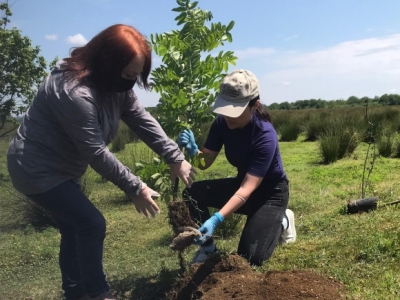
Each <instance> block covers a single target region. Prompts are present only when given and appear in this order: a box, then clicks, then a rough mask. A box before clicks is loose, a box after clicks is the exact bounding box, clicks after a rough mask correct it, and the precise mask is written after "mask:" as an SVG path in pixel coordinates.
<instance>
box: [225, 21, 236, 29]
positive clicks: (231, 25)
mask: <svg viewBox="0 0 400 300" xmlns="http://www.w3.org/2000/svg"><path fill="white" fill-rule="evenodd" d="M234 25H235V21H231V22H230V23H229V24H228V27H226V31H230V30H231V29H232V28H233V26H234Z"/></svg>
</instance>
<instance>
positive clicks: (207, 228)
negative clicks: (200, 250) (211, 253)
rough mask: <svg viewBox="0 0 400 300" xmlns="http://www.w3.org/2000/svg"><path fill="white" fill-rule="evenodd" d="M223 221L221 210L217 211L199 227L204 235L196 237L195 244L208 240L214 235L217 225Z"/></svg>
mask: <svg viewBox="0 0 400 300" xmlns="http://www.w3.org/2000/svg"><path fill="white" fill-rule="evenodd" d="M223 221H224V217H223V216H222V215H221V214H220V213H219V212H216V213H215V214H214V215H213V216H212V217H211V218H209V219H208V220H207V221H205V222H204V224H203V225H202V226H201V227H200V228H199V231H200V232H201V233H202V234H203V235H202V236H201V237H196V238H195V239H194V241H193V244H195V245H202V244H204V243H205V242H206V241H208V240H209V239H210V238H211V237H212V235H213V233H214V230H215V228H217V226H218V225H220V224H221V223H222V222H223Z"/></svg>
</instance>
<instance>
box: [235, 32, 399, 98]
mask: <svg viewBox="0 0 400 300" xmlns="http://www.w3.org/2000/svg"><path fill="white" fill-rule="evenodd" d="M269 49H271V48H266V49H260V48H257V53H258V54H259V56H258V57H257V58H256V59H255V60H257V62H258V63H257V64H255V63H254V60H252V59H251V58H253V57H252V56H250V55H246V50H244V51H242V52H243V53H241V54H242V56H241V58H242V60H241V61H238V63H240V64H241V67H242V68H246V67H248V66H251V67H252V68H250V70H252V71H253V72H254V73H256V74H257V76H258V77H259V80H260V83H261V87H260V88H261V94H262V95H263V97H262V99H263V102H265V103H272V102H278V103H279V102H284V101H289V102H292V101H296V100H301V99H310V98H317V99H318V98H321V99H326V100H331V99H340V98H343V99H347V98H348V97H349V96H351V95H355V96H359V97H362V96H370V97H373V96H375V95H378V96H379V95H382V94H385V93H387V92H388V91H390V90H397V91H399V90H400V80H399V75H400V34H394V35H389V36H383V37H377V38H369V39H363V40H354V41H347V42H343V43H340V44H337V45H335V46H333V47H330V48H326V49H322V50H314V51H309V52H299V51H275V52H272V53H271V52H270V51H269ZM263 52H265V54H264V55H263V54H262V53H263ZM249 53H251V51H249ZM235 54H236V52H235ZM285 83H290V84H285Z"/></svg>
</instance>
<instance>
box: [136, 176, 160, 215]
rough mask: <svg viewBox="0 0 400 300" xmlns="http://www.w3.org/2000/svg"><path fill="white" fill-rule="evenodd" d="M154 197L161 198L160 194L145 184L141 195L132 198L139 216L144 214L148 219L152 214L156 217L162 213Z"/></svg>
mask: <svg viewBox="0 0 400 300" xmlns="http://www.w3.org/2000/svg"><path fill="white" fill-rule="evenodd" d="M152 197H153V198H158V197H160V194H159V193H157V192H156V191H154V190H152V189H151V188H149V187H148V186H147V184H145V183H144V182H143V183H142V189H141V191H140V192H139V194H138V195H137V196H133V197H132V201H133V204H134V205H135V208H136V210H137V212H138V213H139V214H140V213H143V214H144V215H145V216H146V217H149V214H150V215H152V216H153V217H155V216H156V214H159V213H160V209H159V208H158V206H157V204H156V203H155V202H154V200H153V199H152Z"/></svg>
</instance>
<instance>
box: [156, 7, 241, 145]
mask: <svg viewBox="0 0 400 300" xmlns="http://www.w3.org/2000/svg"><path fill="white" fill-rule="evenodd" d="M177 3H178V5H179V6H178V7H176V8H174V9H172V11H175V12H177V13H179V15H178V16H177V17H176V18H175V20H176V21H177V25H178V26H180V25H182V28H181V29H180V30H173V31H172V32H165V33H163V34H155V35H153V34H152V35H151V36H150V37H151V43H152V45H153V49H154V52H155V53H156V54H157V55H159V56H161V57H162V65H161V66H160V67H158V68H156V69H155V70H153V71H152V76H153V87H154V90H155V91H156V92H158V93H159V94H160V96H161V98H160V100H159V104H158V105H157V115H158V119H159V121H160V123H161V124H162V126H163V128H164V129H165V131H166V132H167V134H168V135H169V136H177V135H178V134H179V132H180V131H181V130H182V128H183V127H186V128H187V127H191V129H192V130H193V132H194V134H195V136H196V138H198V140H199V141H201V136H202V135H204V132H203V131H204V130H203V131H202V130H201V125H202V124H207V123H209V122H210V120H212V119H213V118H214V116H213V114H212V111H211V109H210V106H211V104H212V103H213V102H214V101H215V98H216V96H217V92H218V89H219V84H220V82H221V80H222V78H223V77H224V76H225V75H226V73H225V72H227V71H228V67H229V64H233V65H235V60H236V59H237V58H236V57H235V56H234V55H233V52H232V51H226V52H223V51H220V52H219V53H218V54H217V55H215V56H213V55H211V54H208V55H207V56H206V57H204V56H203V55H202V54H203V53H208V52H211V51H213V50H215V49H216V48H217V47H219V46H222V45H224V43H225V42H226V41H228V42H231V41H232V35H231V33H230V30H231V29H232V28H233V26H234V22H233V21H231V22H230V23H229V24H228V25H227V26H225V25H222V24H221V23H211V24H210V26H207V25H206V22H209V21H211V19H212V18H213V16H212V13H211V12H210V11H207V10H202V9H200V8H197V4H198V2H197V1H195V2H192V3H190V1H189V0H178V1H177Z"/></svg>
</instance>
